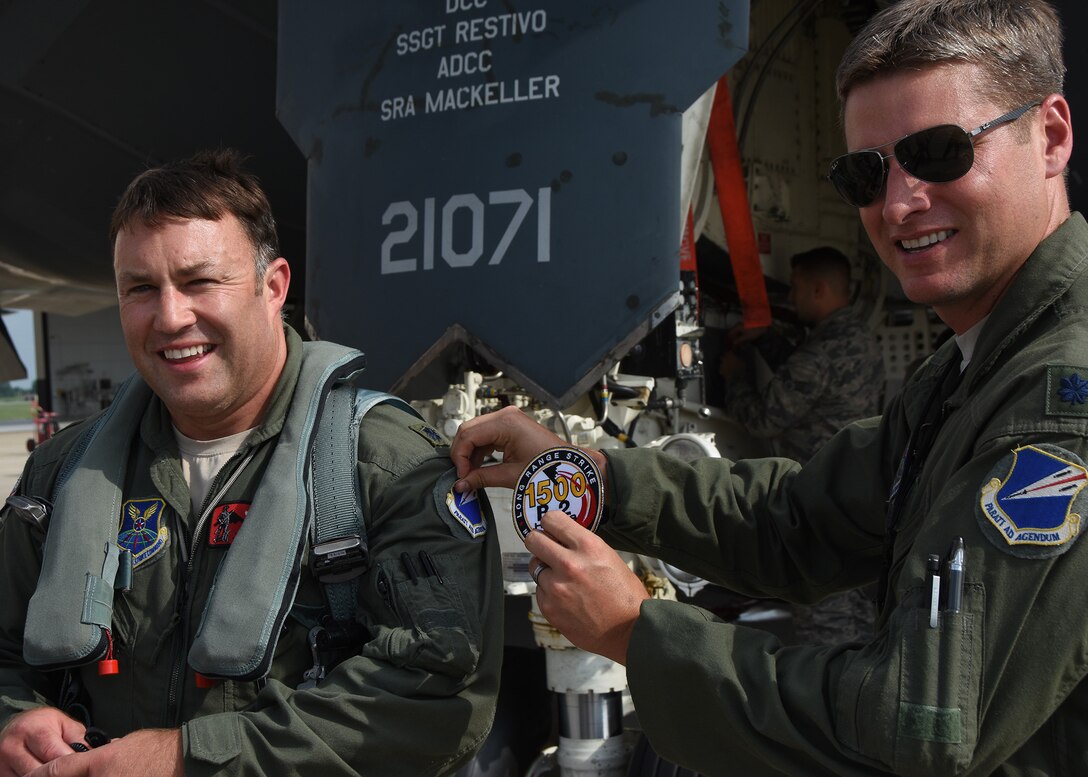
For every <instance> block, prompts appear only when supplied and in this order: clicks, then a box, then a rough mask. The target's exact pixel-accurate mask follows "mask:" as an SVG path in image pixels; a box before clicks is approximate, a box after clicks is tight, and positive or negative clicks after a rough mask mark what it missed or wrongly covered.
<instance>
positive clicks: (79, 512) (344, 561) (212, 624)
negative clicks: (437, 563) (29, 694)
mask: <svg viewBox="0 0 1088 777" xmlns="http://www.w3.org/2000/svg"><path fill="white" fill-rule="evenodd" d="M364 365H365V357H364V356H363V354H362V353H360V352H359V351H356V350H352V349H349V348H345V347H343V346H339V345H335V344H333V343H324V342H316V343H304V344H303V356H302V366H301V368H300V372H299V379H298V384H297V385H296V388H295V394H294V397H293V399H292V402H291V406H290V409H289V410H288V413H287V417H286V419H285V420H284V425H283V429H282V431H281V432H280V435H279V438H278V440H277V442H276V449H275V451H274V452H273V454H272V457H271V460H270V461H269V464H268V467H267V469H266V470H265V473H264V476H263V477H262V479H261V484H260V486H259V488H258V490H257V494H256V496H255V497H254V501H253V505H252V508H251V510H253V511H254V512H260V513H261V514H262V515H264V516H266V518H263V519H262V522H266V521H267V522H271V523H274V524H275V525H276V526H277V527H278V528H277V529H276V530H275V531H267V530H266V531H260V532H258V531H252V532H247V531H246V524H243V525H242V527H241V528H240V529H239V531H238V534H237V536H236V537H235V539H234V542H233V543H232V544H231V548H230V551H229V552H228V553H227V555H226V558H225V559H224V560H223V562H222V564H221V565H220V567H219V569H218V571H217V572H216V577H215V581H214V583H213V586H212V590H211V594H210V595H209V598H208V602H207V606H206V607H205V609H204V613H203V616H202V618H201V622H200V625H199V627H198V629H197V633H196V637H195V639H194V642H193V645H192V647H191V649H190V651H189V656H188V661H189V665H190V666H191V667H192V668H193V669H195V670H196V671H197V672H199V673H200V674H201V675H204V676H205V677H209V678H221V679H231V680H255V679H258V678H260V677H263V676H264V675H265V674H267V672H268V670H269V667H270V666H271V663H272V657H273V655H274V653H275V649H276V641H277V639H278V637H279V634H280V633H281V630H282V627H283V623H284V620H285V619H286V618H287V616H288V614H289V613H290V611H291V608H292V605H293V602H294V598H295V594H296V592H297V589H298V583H299V579H300V573H301V568H302V561H303V558H304V556H305V554H306V548H307V545H308V544H309V543H310V538H311V536H312V545H311V549H310V554H311V565H312V568H313V570H314V574H315V576H316V577H317V579H318V580H319V581H320V582H321V584H322V585H323V587H324V590H325V593H326V598H327V599H328V601H329V605H330V609H331V614H332V616H333V618H334V619H335V620H349V619H350V618H351V617H352V614H353V612H354V600H355V585H356V584H357V582H358V581H357V580H355V578H356V577H358V576H359V575H360V574H362V572H363V571H364V569H365V567H366V564H367V539H366V531H365V522H364V516H363V513H362V507H361V504H360V495H359V486H358V473H357V470H356V462H357V458H358V456H357V451H358V441H359V425H360V422H361V421H362V418H363V416H364V415H365V414H366V412H367V411H368V410H370V409H371V408H373V407H374V406H376V405H378V404H381V403H383V402H393V403H396V404H398V405H399V406H400V407H401V408H402V409H405V410H406V411H407V412H410V413H413V414H416V413H415V411H414V410H413V409H412V408H411V406H410V405H408V404H407V403H405V402H403V401H402V400H399V399H397V398H396V397H392V396H390V395H388V394H382V393H379V392H372V391H366V390H361V389H357V388H355V387H354V386H353V385H352V381H353V380H354V379H355V378H356V377H357V376H358V375H359V373H360V372H362V370H363V367H364ZM150 399H151V389H150V388H149V387H148V386H147V384H146V383H144V381H143V380H142V378H140V377H139V375H133V376H132V377H131V378H129V379H128V380H127V381H126V382H125V383H124V384H123V385H122V387H121V388H120V389H119V391H118V394H117V397H116V398H115V399H114V401H113V403H112V404H111V405H110V407H109V408H108V409H107V410H106V411H105V412H104V413H103V414H102V415H101V416H99V418H98V419H97V420H96V421H95V422H94V423H93V425H91V426H90V428H88V429H87V431H85V432H84V433H83V435H82V436H81V437H80V439H79V440H78V441H77V442H76V444H75V446H74V447H73V449H72V451H71V453H70V454H69V457H68V459H67V461H66V462H65V465H64V467H63V469H62V470H61V472H60V475H59V476H58V480H57V485H56V488H55V491H54V503H55V504H54V507H53V510H52V514H51V516H50V517H49V526H48V532H47V534H46V538H45V545H44V553H43V560H42V572H41V575H40V577H39V582H38V587H37V589H36V590H35V593H34V595H33V596H32V597H31V600H30V603H29V606H28V609H27V621H26V628H25V630H24V634H23V657H24V659H25V660H26V662H27V663H28V664H30V665H32V666H38V667H41V668H45V669H61V668H68V667H73V666H78V665H81V664H85V663H89V662H91V661H96V660H99V659H101V658H103V657H104V656H105V655H106V653H107V651H108V649H109V629H110V628H111V624H112V616H113V594H114V590H115V585H117V586H118V587H119V586H120V585H121V584H123V581H124V578H125V576H126V568H127V569H128V570H130V569H131V558H130V557H129V558H127V559H126V558H125V557H126V556H128V553H127V551H122V550H121V549H120V548H119V547H118V545H117V516H118V515H119V514H120V513H119V511H120V508H121V501H122V498H123V495H122V493H121V489H122V485H123V483H124V475H125V466H126V459H127V457H125V456H123V455H121V456H119V455H118V454H117V451H119V450H127V447H128V444H129V441H130V440H131V439H132V438H133V436H134V435H136V434H137V433H138V429H139V424H140V419H141V418H142V417H143V414H144V411H145V409H146V407H147V404H148V402H149V401H150ZM416 415H418V414H416ZM88 504H94V505H99V506H101V507H98V508H95V509H93V510H88V509H86V506H87V505H88ZM265 526H266V527H267V523H265ZM119 571H120V573H121V574H120V575H119V574H118V573H119ZM255 571H256V574H255ZM226 591H229V592H231V594H230V595H229V596H228V595H227V594H225V593H224V592H226ZM241 603H244V606H243V605H242V604H241Z"/></svg>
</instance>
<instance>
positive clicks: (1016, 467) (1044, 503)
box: [977, 445, 1088, 558]
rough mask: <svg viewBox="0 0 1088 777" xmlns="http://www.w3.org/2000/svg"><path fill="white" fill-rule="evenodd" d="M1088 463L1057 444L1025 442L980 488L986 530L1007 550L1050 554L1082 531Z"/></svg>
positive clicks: (1030, 555) (1062, 550)
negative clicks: (1029, 443)
mask: <svg viewBox="0 0 1088 777" xmlns="http://www.w3.org/2000/svg"><path fill="white" fill-rule="evenodd" d="M1085 485H1088V468H1085V464H1084V462H1083V461H1082V460H1081V459H1080V457H1079V456H1077V455H1076V454H1074V453H1072V452H1070V451H1067V450H1065V449H1064V448H1059V447H1057V446H1054V445H1025V446H1021V447H1019V448H1016V449H1015V450H1013V451H1012V452H1011V453H1010V454H1008V455H1007V456H1005V457H1004V458H1002V459H1001V461H999V462H998V464H997V466H996V467H994V469H993V471H992V472H991V473H990V478H989V479H988V480H987V482H986V483H984V484H983V485H982V488H981V489H980V490H979V501H978V506H979V509H978V513H977V515H978V519H979V524H980V525H981V526H982V530H983V534H985V535H986V538H987V539H989V540H990V542H992V543H993V544H994V545H996V546H997V547H998V548H1001V549H1002V550H1004V551H1006V552H1007V553H1011V554H1012V555H1014V556H1020V557H1022V558H1050V557H1052V556H1057V555H1060V554H1062V553H1065V552H1066V551H1067V550H1068V549H1069V547H1070V546H1071V545H1072V544H1073V541H1074V540H1075V539H1076V538H1077V537H1078V536H1079V534H1080V523H1081V516H1082V515H1083V514H1084V508H1085V506H1086V502H1085V500H1086V498H1088V496H1086V494H1085V491H1084V487H1085Z"/></svg>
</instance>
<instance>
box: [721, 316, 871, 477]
mask: <svg viewBox="0 0 1088 777" xmlns="http://www.w3.org/2000/svg"><path fill="white" fill-rule="evenodd" d="M883 386H884V361H883V358H882V357H881V353H880V345H879V344H878V343H877V341H876V337H875V336H874V335H873V333H872V332H871V331H870V330H869V329H868V328H867V327H866V326H865V324H864V323H863V322H862V321H861V320H860V319H858V317H857V316H856V315H855V314H854V313H853V312H852V311H851V310H850V309H849V308H842V309H841V310H836V311H835V312H834V313H832V314H831V315H830V316H828V317H827V318H825V319H824V320H823V321H821V322H820V323H819V324H817V325H816V326H814V327H813V328H812V331H811V332H810V333H809V335H808V337H807V338H805V340H804V341H803V342H802V343H801V344H800V346H798V348H797V350H796V351H794V352H793V353H792V354H791V355H790V356H789V358H788V359H786V361H785V362H784V363H783V364H782V365H781V366H780V367H778V368H777V369H776V370H775V372H774V376H773V377H772V378H771V380H770V382H769V383H768V384H767V385H766V387H764V389H763V390H762V391H758V390H756V388H755V387H754V386H752V384H751V383H749V382H748V381H747V380H745V379H744V378H743V377H739V376H738V377H737V378H734V379H731V380H730V381H729V382H728V385H727V386H726V389H725V401H724V408H725V412H726V413H728V414H729V415H730V416H731V417H733V418H735V419H736V420H737V421H738V422H739V423H741V424H742V425H743V426H744V428H745V429H747V430H748V432H749V433H750V434H751V435H753V436H755V437H759V438H761V439H764V438H771V439H772V441H773V443H772V444H773V445H774V448H775V453H777V454H778V455H779V456H784V457H786V458H787V459H793V460H794V461H799V462H801V463H804V462H806V461H808V460H809V459H810V458H812V455H813V454H814V453H815V452H816V451H817V450H819V448H820V446H821V445H823V444H824V443H825V442H827V441H828V440H830V439H831V437H832V435H834V434H835V432H837V431H839V429H842V428H843V427H844V426H846V425H847V424H849V423H852V422H853V421H857V420H859V419H861V418H868V417H870V416H874V415H877V414H878V413H879V412H880V398H881V390H882V389H883Z"/></svg>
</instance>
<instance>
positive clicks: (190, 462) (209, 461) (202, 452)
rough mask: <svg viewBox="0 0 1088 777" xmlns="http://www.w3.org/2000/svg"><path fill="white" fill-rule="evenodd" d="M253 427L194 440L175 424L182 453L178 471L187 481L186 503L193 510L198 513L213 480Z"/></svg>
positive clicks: (175, 435) (179, 449)
mask: <svg viewBox="0 0 1088 777" xmlns="http://www.w3.org/2000/svg"><path fill="white" fill-rule="evenodd" d="M251 431H253V430H252V429H246V430H245V431H244V432H238V433H237V434H231V435H228V436H226V437H220V438H219V439H217V440H194V439H192V438H190V437H186V436H185V435H184V434H182V433H181V432H179V431H178V429H177V427H176V426H175V427H174V439H176V440H177V443H178V452H179V453H180V454H181V472H182V474H183V475H184V476H185V482H186V483H188V484H189V502H190V504H191V505H192V507H193V512H194V513H196V514H199V513H200V508H201V507H202V506H203V505H204V499H205V498H207V496H208V490H209V489H210V488H211V487H212V481H214V480H215V476H216V475H218V474H219V470H220V469H222V468H223V465H224V464H226V463H227V461H228V460H229V459H230V457H231V456H233V455H234V454H235V453H237V452H238V451H239V449H240V448H241V447H242V443H244V442H245V441H246V437H248V436H249V433H250V432H251Z"/></svg>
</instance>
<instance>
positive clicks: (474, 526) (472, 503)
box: [434, 469, 487, 540]
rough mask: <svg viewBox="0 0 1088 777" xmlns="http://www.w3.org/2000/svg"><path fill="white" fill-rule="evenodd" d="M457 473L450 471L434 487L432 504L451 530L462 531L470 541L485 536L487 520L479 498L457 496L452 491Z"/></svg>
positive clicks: (463, 495) (467, 495) (469, 495)
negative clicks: (433, 503)
mask: <svg viewBox="0 0 1088 777" xmlns="http://www.w3.org/2000/svg"><path fill="white" fill-rule="evenodd" d="M456 482H457V471H456V470H453V469H451V470H450V471H449V472H447V473H446V474H445V475H443V476H442V477H440V478H439V479H438V482H437V483H435V486H434V502H435V506H436V508H437V509H438V514H439V515H441V516H442V519H443V520H444V521H445V522H446V523H447V524H448V525H449V526H450V527H451V529H457V530H464V531H465V532H467V533H468V536H469V537H470V538H471V539H474V540H475V539H480V538H481V537H483V536H484V535H485V534H487V518H486V517H485V515H484V507H483V504H482V502H481V498H480V497H479V496H478V495H477V494H476V493H475V492H473V493H471V494H459V493H457V492H456V491H454V490H453V484H454V483H456Z"/></svg>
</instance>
